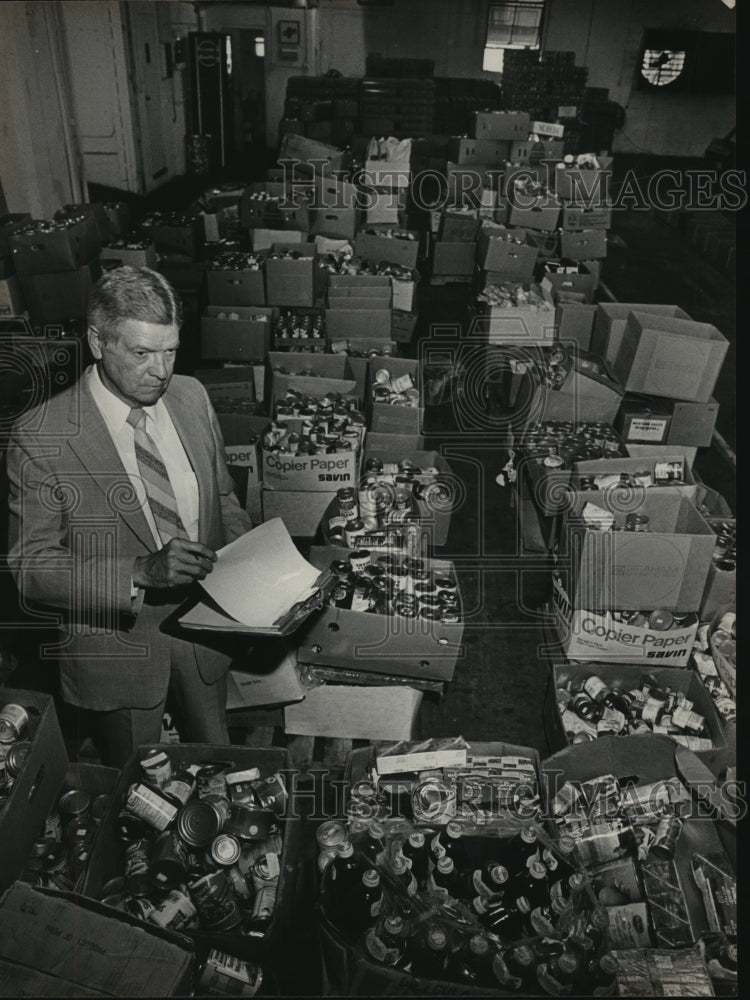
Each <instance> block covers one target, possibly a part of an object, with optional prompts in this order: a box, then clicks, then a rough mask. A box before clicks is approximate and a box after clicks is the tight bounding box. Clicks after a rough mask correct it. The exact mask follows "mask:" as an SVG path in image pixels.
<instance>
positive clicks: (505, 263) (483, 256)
mask: <svg viewBox="0 0 750 1000" xmlns="http://www.w3.org/2000/svg"><path fill="white" fill-rule="evenodd" d="M493 228H495V227H493ZM493 228H488V227H483V228H482V230H481V232H480V233H479V243H478V246H477V264H478V265H479V267H481V268H484V269H485V270H486V271H501V272H502V273H503V274H506V275H507V276H508V277H509V279H510V278H513V279H516V280H518V281H528V280H530V279H531V278H533V276H534V268H535V266H536V261H537V257H538V256H539V251H538V249H537V247H533V246H527V245H524V244H521V243H511V242H510V241H509V240H507V239H504V238H502V236H501V235H500V233H501V232H502V233H506V234H507V235H515V233H514V231H513V230H506V229H504V228H502V227H499V226H498V227H496V228H497V230H499V232H498V234H497V235H494V234H493ZM520 238H522V239H525V238H526V233H525V232H523V235H522V236H521V237H520Z"/></svg>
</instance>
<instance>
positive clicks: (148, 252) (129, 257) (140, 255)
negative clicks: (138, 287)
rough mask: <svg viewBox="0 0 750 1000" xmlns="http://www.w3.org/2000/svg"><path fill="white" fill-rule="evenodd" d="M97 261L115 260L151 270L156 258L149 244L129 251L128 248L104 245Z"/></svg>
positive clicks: (154, 248)
mask: <svg viewBox="0 0 750 1000" xmlns="http://www.w3.org/2000/svg"><path fill="white" fill-rule="evenodd" d="M99 259H100V260H116V261H119V262H120V264H132V265H133V266H134V267H150V268H151V269H152V270H153V269H154V268H155V267H156V264H157V261H158V256H157V253H156V247H155V246H154V244H153V243H149V244H148V246H146V247H144V248H143V249H141V248H138V247H137V248H134V249H131V248H130V247H128V246H124V247H112V246H106V245H105V246H103V247H102V250H101V253H100V254H99Z"/></svg>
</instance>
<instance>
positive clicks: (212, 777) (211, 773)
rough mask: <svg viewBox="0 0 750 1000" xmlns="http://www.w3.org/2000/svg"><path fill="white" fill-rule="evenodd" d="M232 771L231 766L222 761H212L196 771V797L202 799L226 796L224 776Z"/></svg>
mask: <svg viewBox="0 0 750 1000" xmlns="http://www.w3.org/2000/svg"><path fill="white" fill-rule="evenodd" d="M231 770H232V765H231V764H229V763H226V762H223V761H212V762H210V763H208V764H204V765H203V767H202V768H201V769H200V771H198V774H197V781H198V797H199V798H204V797H205V796H206V795H224V796H226V794H227V782H226V775H227V773H228V772H229V771H231Z"/></svg>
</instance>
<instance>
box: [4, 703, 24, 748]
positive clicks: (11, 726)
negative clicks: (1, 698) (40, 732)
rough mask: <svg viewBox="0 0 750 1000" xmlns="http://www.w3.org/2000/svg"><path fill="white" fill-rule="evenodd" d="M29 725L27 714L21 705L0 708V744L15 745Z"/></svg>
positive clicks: (8, 705)
mask: <svg viewBox="0 0 750 1000" xmlns="http://www.w3.org/2000/svg"><path fill="white" fill-rule="evenodd" d="M28 724H29V713H28V712H27V711H26V709H25V708H24V707H23V705H14V704H12V703H9V704H7V705H3V707H2V708H0V743H15V741H16V740H19V739H20V738H21V736H22V734H23V733H24V731H25V730H26V727H27V726H28Z"/></svg>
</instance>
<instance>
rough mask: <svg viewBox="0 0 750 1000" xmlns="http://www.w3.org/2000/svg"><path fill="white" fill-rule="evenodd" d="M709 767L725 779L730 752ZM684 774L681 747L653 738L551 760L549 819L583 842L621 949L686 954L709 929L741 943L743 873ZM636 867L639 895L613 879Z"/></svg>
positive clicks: (586, 746) (609, 742) (611, 742)
mask: <svg viewBox="0 0 750 1000" xmlns="http://www.w3.org/2000/svg"><path fill="white" fill-rule="evenodd" d="M678 673H682V674H684V673H685V671H681V672H678ZM708 762H709V763H710V765H711V769H712V770H713V772H714V773H716V774H718V773H721V771H722V770H723V768H724V766H725V763H726V761H725V759H724V758H723V756H722V755H721V754H718V755H717V759H716V760H715V761H713V762H712V761H710V760H709V761H708ZM678 767H679V764H678V763H677V762H676V760H675V744H674V742H673V741H672V740H671V739H669V738H668V737H666V736H662V735H651V734H649V735H635V736H625V737H616V736H606V737H602V738H601V739H598V740H595V741H593V742H587V743H582V744H577V745H575V746H570V747H567V748H566V749H565V750H561V751H559V752H558V753H555V754H553V755H552V756H551V757H548V758H546V760H544V761H543V762H542V765H541V778H542V784H543V787H544V788H545V790H546V797H547V802H548V804H549V809H550V812H551V814H552V816H554V817H555V822H556V824H557V827H558V830H559V832H560V834H563V833H565V834H567V835H568V836H571V837H573V838H574V840H575V842H576V845H577V847H578V852H579V855H580V856H581V857H582V860H583V862H584V864H585V867H586V870H587V871H588V873H589V877H590V879H591V886H592V890H593V891H594V893H595V894H596V896H597V899H598V900H599V901H600V902H601V903H602V904H603V905H604V911H605V915H606V917H607V931H608V936H609V938H610V941H611V946H612V947H614V948H628V947H644V946H645V947H657V948H658V947H670V948H684V947H689V946H690V945H691V944H692V943H693V942H695V941H697V940H698V939H699V938H700V937H701V936H702V935H704V934H706V932H707V931H709V930H714V931H718V935H719V936H720V937H723V939H724V940H725V941H726V940H729V941H730V942H735V943H736V935H737V909H736V907H737V904H736V898H737V897H736V883H735V879H734V873H733V871H732V868H731V864H730V862H729V859H728V857H727V853H726V851H725V849H724V847H723V845H722V842H721V839H720V837H719V834H718V832H717V827H716V824H715V823H714V822H712V821H711V819H710V818H708V816H707V814H706V811H705V809H704V808H701V807H697V806H696V804H695V803H694V800H693V798H692V796H691V793H690V790H689V788H688V787H686V785H685V784H683V779H682V775H681V774H680V772H679V770H678ZM732 800H733V796H732V795H731V794H728V795H727V797H726V799H724V800H723V803H722V804H723V805H724V806H725V807H732V806H734V807H735V808H736V802H733V801H732ZM628 862H629V863H630V864H631V866H633V865H634V866H635V870H636V879H635V881H636V888H635V892H633V893H631V892H623V891H622V889H618V888H617V884H618V883H619V884H620V885H623V882H622V880H620V879H616V880H615V883H614V885H612V884H611V875H610V874H609V872H611V869H612V868H613V867H614V866H616V865H619V866H622V865H623V863H628ZM612 888H614V889H615V893H614V894H613V893H612V891H611V890H612ZM623 888H624V886H623ZM633 896H635V897H636V898H635V899H633V898H632V897H633ZM639 896H640V899H639V898H637V897H639ZM636 917H639V918H640V919H636ZM636 935H638V936H639V937H641V936H643V937H645V941H644V942H643V943H641V942H638V943H636V941H635V940H634V938H635V936H636Z"/></svg>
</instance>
